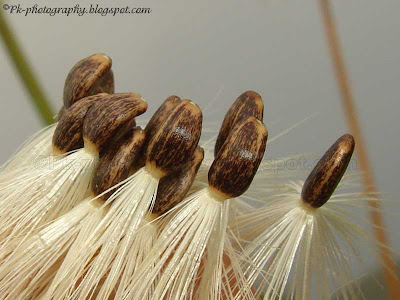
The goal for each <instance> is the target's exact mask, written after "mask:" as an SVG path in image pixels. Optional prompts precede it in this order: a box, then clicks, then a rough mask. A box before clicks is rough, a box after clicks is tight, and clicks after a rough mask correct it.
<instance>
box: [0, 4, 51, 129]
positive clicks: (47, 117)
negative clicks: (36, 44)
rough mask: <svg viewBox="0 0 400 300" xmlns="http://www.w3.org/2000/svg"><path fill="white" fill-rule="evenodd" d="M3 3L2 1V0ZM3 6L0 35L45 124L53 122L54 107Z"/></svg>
mask: <svg viewBox="0 0 400 300" xmlns="http://www.w3.org/2000/svg"><path fill="white" fill-rule="evenodd" d="M0 4H1V1H0ZM2 10H3V8H2V7H0V36H1V38H2V40H3V42H4V46H5V48H6V50H7V52H8V55H9V56H10V58H11V60H12V62H13V63H14V66H15V68H16V70H17V73H18V75H19V77H20V78H21V80H22V81H23V83H24V85H25V88H26V89H27V91H28V92H29V94H30V96H31V97H30V98H31V99H32V102H33V105H34V106H35V108H36V110H37V112H38V113H39V115H40V117H41V119H42V121H43V122H44V123H45V124H47V125H48V124H51V123H53V122H54V120H53V116H54V113H53V109H52V107H51V105H50V104H49V101H48V100H47V97H46V96H45V93H44V92H43V90H42V88H41V86H40V84H39V82H38V81H37V80H36V78H35V76H34V75H33V71H32V68H31V67H30V66H29V64H28V62H27V60H26V58H25V56H24V54H23V53H22V49H21V47H20V45H19V44H18V42H17V40H16V38H15V35H14V34H13V32H12V30H11V28H10V25H9V24H8V23H7V20H6V18H5V16H4V14H3V11H2Z"/></svg>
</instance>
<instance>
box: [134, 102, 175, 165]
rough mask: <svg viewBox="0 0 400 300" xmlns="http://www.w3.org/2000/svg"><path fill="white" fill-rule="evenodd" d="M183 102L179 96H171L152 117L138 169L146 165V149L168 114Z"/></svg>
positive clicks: (147, 127)
mask: <svg viewBox="0 0 400 300" xmlns="http://www.w3.org/2000/svg"><path fill="white" fill-rule="evenodd" d="M179 102H181V98H179V97H178V96H170V97H168V98H167V99H166V100H165V101H164V102H163V103H162V104H161V106H160V107H159V108H158V109H157V111H156V112H155V113H154V115H153V116H152V117H151V119H150V121H149V122H148V123H147V125H146V128H145V129H144V131H145V133H146V142H145V144H144V146H143V147H142V154H141V157H140V159H139V162H138V167H143V166H144V165H145V163H146V157H145V154H146V149H147V146H148V144H149V142H150V140H151V138H152V137H153V136H154V134H155V133H156V132H157V131H158V129H159V128H160V127H161V125H162V123H163V122H164V121H165V119H166V118H167V117H168V114H169V113H170V112H171V110H172V109H173V108H174V106H175V105H176V104H178V103H179Z"/></svg>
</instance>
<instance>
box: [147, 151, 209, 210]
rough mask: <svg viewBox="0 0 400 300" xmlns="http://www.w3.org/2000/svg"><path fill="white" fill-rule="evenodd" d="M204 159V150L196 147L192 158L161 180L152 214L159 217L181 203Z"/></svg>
mask: <svg viewBox="0 0 400 300" xmlns="http://www.w3.org/2000/svg"><path fill="white" fill-rule="evenodd" d="M203 158H204V149H203V148H201V147H199V146H197V148H196V150H195V151H194V153H193V156H192V157H191V158H189V160H188V161H187V162H186V164H185V165H184V166H183V167H182V168H181V169H179V170H176V171H175V172H173V173H171V174H169V175H167V176H165V177H163V178H161V180H160V183H159V184H158V190H157V198H156V201H155V204H154V207H153V210H152V212H153V213H154V214H157V215H159V216H161V215H162V214H164V213H166V212H168V211H169V210H170V209H171V208H172V207H174V206H175V205H176V204H178V203H179V202H181V201H182V199H183V198H184V197H185V195H186V193H187V192H188V190H189V189H190V187H191V186H192V183H193V181H194V179H195V177H196V174H197V171H198V170H199V167H200V165H201V162H202V161H203Z"/></svg>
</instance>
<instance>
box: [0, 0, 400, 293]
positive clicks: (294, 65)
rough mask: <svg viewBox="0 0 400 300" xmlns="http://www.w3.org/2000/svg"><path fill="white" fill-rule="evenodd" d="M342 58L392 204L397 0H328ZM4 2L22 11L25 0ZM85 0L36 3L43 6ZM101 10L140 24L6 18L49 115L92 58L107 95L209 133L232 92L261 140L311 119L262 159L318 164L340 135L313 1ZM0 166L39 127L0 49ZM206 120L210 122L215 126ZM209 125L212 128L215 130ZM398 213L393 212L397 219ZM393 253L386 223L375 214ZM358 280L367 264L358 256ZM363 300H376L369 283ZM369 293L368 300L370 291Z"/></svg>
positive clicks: (399, 163) (395, 241)
mask: <svg viewBox="0 0 400 300" xmlns="http://www.w3.org/2000/svg"><path fill="white" fill-rule="evenodd" d="M332 2H334V11H335V14H336V20H337V21H338V24H339V30H340V34H341V40H342V44H343V45H344V54H345V59H346V62H347V64H348V68H349V72H350V77H351V82H352V85H353V89H354V95H355V98H356V101H357V107H358V111H359V115H360V118H361V122H362V128H363V131H364V135H365V136H366V138H367V142H368V152H369V155H370V158H371V161H372V163H373V167H374V171H375V177H376V180H377V184H378V188H379V190H380V191H381V192H382V193H384V196H385V198H388V199H393V200H396V201H400V199H399V193H398V191H399V188H398V186H399V178H400V168H399V167H400V158H399V150H400V146H399V145H400V143H399V134H398V132H399V129H400V123H399V112H400V101H399V100H400V84H399V75H400V67H399V65H400V18H399V11H400V1H398V0H381V1H375V0H348V1H340V0H339V1H338V0H334V1H332ZM4 3H8V4H23V5H24V6H29V5H32V4H34V3H33V2H32V1H26V0H10V1H7V0H6V1H5V2H4ZM76 3H79V4H80V5H81V6H89V5H90V3H91V2H90V1H87V0H83V1H81V2H76V1H75V0H72V1H70V0H68V1H60V0H58V1H48V0H46V1H43V0H41V1H40V4H43V5H45V4H47V5H52V6H56V5H57V6H73V5H75V4H76ZM93 3H100V4H102V5H103V6H108V7H109V6H125V5H130V6H133V7H139V6H143V7H150V8H152V13H151V14H150V15H118V16H115V17H113V16H107V17H101V16H98V15H96V16H95V15H86V16H83V17H79V16H69V17H67V16H63V15H58V16H54V17H50V16H46V15H31V16H27V17H25V16H22V15H9V14H6V15H7V16H6V17H7V18H8V20H9V21H10V22H11V24H12V25H13V27H14V29H15V31H16V34H17V36H18V38H19V40H20V42H21V43H22V44H23V46H24V48H25V53H26V54H27V56H28V58H29V59H30V61H31V62H32V64H33V67H34V69H35V71H36V74H37V76H38V77H39V79H40V80H41V82H42V83H43V86H44V89H45V91H46V92H47V93H48V95H49V96H50V98H51V101H52V104H53V106H54V108H57V109H58V108H59V107H60V106H61V101H62V89H63V84H64V80H65V77H66V75H67V73H68V72H69V70H70V68H71V67H72V66H73V65H74V63H75V62H77V61H78V60H80V59H82V58H84V57H86V56H89V55H91V54H93V53H96V52H103V53H105V54H107V55H109V56H110V57H111V58H112V59H113V70H114V74H115V81H116V91H117V92H128V91H135V92H139V93H141V94H142V96H143V97H144V98H145V99H146V100H147V101H148V103H149V110H148V113H149V114H151V113H152V112H154V110H155V109H156V108H157V107H158V105H159V104H160V103H161V102H162V101H163V100H164V99H165V98H166V97H167V96H169V95H172V94H176V95H179V96H180V97H183V98H190V99H191V100H193V101H195V102H197V103H198V104H199V105H200V106H201V107H202V108H204V109H205V108H206V107H207V104H208V103H210V101H214V102H212V105H211V106H210V107H208V108H207V109H205V111H204V114H205V122H204V127H210V126H211V127H213V126H214V127H215V126H216V124H217V123H219V122H221V121H222V118H223V115H224V113H225V111H226V110H227V109H228V108H229V106H230V104H231V103H232V102H233V101H234V100H235V99H236V98H237V96H239V95H240V94H241V93H242V92H244V91H246V90H249V89H252V90H255V91H257V92H258V93H260V94H261V95H262V96H263V99H264V102H265V119H264V120H265V123H266V124H267V126H268V127H269V132H270V137H273V136H276V135H277V134H279V133H280V132H282V131H283V130H285V129H286V128H288V127H290V126H292V125H293V124H295V123H297V122H299V121H301V120H302V119H304V118H307V117H311V116H313V117H312V118H310V119H309V120H308V121H307V122H305V123H303V124H302V125H301V126H298V127H297V128H296V129H294V130H292V131H290V132H289V133H288V134H286V135H285V136H283V137H282V138H280V139H279V140H277V141H276V142H274V143H272V144H271V145H270V147H269V148H268V149H267V153H266V157H267V158H269V159H274V158H277V157H281V156H285V155H289V154H297V153H303V152H305V153H313V154H315V155H321V154H322V153H323V152H324V151H325V150H326V148H327V147H328V146H329V145H330V144H331V143H332V142H333V141H334V140H335V139H336V138H337V137H339V136H340V135H342V134H343V133H345V132H346V131H347V126H346V123H345V119H344V114H343V110H342V106H341V102H340V96H339V93H338V89H337V86H336V81H335V77H334V76H333V72H332V67H331V61H330V58H329V56H328V48H327V44H326V40H325V36H324V31H323V27H322V24H321V17H320V14H319V10H318V4H317V1H315V0H270V1H269V0H247V1H239V0H230V1H222V0H220V1H204V0H203V1H190V2H189V1H162V0H160V1H150V0H147V1H144V0H141V1H121V0H118V1H97V2H95V1H93ZM0 76H1V80H0V90H1V96H0V112H1V118H0V136H1V140H2V142H1V147H0V161H1V162H4V161H5V160H6V159H7V158H8V157H9V156H10V155H11V154H12V153H13V152H14V151H15V150H16V148H17V147H18V146H19V145H20V144H21V143H22V142H23V141H24V140H25V139H26V138H27V137H28V136H30V135H31V134H33V133H34V132H36V131H37V130H39V129H40V128H41V127H42V124H41V121H40V119H39V118H38V116H37V114H36V112H35V110H34V109H33V107H32V105H31V103H30V100H29V96H28V95H27V93H26V91H25V90H24V87H23V85H22V84H21V82H20V80H19V78H18V76H17V74H16V72H15V70H14V68H13V65H12V64H11V62H10V61H9V59H8V56H7V54H6V52H5V51H4V48H0ZM215 121H217V123H215ZM218 126H219V124H218ZM398 211H399V210H398ZM386 221H387V224H388V226H389V229H390V233H391V242H392V245H393V246H394V248H395V249H396V251H399V250H400V240H399V238H398V233H397V232H398V231H399V227H400V220H399V218H398V216H397V215H396V214H393V215H387V218H386ZM366 261H367V262H368V265H366V266H365V268H364V272H370V271H371V272H372V271H373V270H374V269H375V268H376V267H377V265H378V264H377V261H376V259H374V258H370V259H369V258H366ZM370 289H372V291H368V293H367V296H368V299H384V298H383V296H382V293H384V291H383V290H382V288H381V287H379V286H372V287H371V285H370ZM374 292H376V294H374Z"/></svg>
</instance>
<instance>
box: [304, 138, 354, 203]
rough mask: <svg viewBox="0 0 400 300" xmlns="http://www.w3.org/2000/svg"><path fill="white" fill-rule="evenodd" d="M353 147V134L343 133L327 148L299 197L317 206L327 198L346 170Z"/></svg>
mask: <svg viewBox="0 0 400 300" xmlns="http://www.w3.org/2000/svg"><path fill="white" fill-rule="evenodd" d="M354 147H355V141H354V138H353V136H352V135H350V134H345V135H343V136H342V137H340V138H339V139H338V140H337V141H336V142H335V143H334V144H333V145H332V146H331V147H330V148H329V150H328V151H327V152H326V153H325V154H324V156H322V158H321V159H320V160H319V162H318V164H317V165H316V166H315V167H314V169H313V170H312V171H311V173H310V175H308V177H307V180H306V182H305V183H304V185H303V189H302V191H301V198H302V199H303V201H304V202H305V203H307V204H309V205H311V206H312V207H314V208H318V207H321V206H322V205H324V204H325V203H326V202H327V201H328V200H329V198H330V197H331V196H332V194H333V192H334V191H335V189H336V187H337V185H338V184H339V182H340V180H341V179H342V176H343V174H344V172H346V169H347V166H348V165H349V162H350V160H351V156H352V155H353V151H354Z"/></svg>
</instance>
